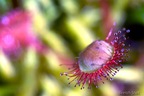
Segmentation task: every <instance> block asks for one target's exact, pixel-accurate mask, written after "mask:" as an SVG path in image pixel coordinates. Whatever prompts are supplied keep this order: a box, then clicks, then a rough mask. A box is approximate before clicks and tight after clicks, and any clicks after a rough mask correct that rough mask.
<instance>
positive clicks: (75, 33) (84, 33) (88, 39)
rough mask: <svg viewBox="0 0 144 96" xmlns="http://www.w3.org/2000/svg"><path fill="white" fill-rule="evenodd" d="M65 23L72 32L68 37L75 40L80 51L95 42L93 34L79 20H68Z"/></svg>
mask: <svg viewBox="0 0 144 96" xmlns="http://www.w3.org/2000/svg"><path fill="white" fill-rule="evenodd" d="M65 23H66V26H67V28H68V30H69V31H70V32H69V33H68V35H70V36H71V38H73V39H74V40H75V43H76V44H77V45H78V46H79V47H78V48H79V49H83V48H85V47H86V46H87V45H88V44H90V43H92V42H93V41H94V40H95V37H94V35H93V34H92V32H91V31H90V30H89V29H88V28H87V27H86V26H84V25H83V24H82V22H80V20H79V19H78V18H68V19H67V20H66V21H65Z"/></svg>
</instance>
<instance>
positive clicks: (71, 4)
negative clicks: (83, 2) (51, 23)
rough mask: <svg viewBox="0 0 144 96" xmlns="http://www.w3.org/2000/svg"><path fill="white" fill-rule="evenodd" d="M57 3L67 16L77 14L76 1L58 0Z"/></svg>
mask: <svg viewBox="0 0 144 96" xmlns="http://www.w3.org/2000/svg"><path fill="white" fill-rule="evenodd" d="M59 1H60V4H61V7H62V8H63V10H64V11H65V12H66V13H67V14H68V15H69V14H75V13H77V12H78V10H79V8H78V5H77V1H76V0H59Z"/></svg>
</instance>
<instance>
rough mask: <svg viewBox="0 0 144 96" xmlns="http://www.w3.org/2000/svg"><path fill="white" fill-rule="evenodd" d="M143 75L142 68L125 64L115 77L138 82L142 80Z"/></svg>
mask: <svg viewBox="0 0 144 96" xmlns="http://www.w3.org/2000/svg"><path fill="white" fill-rule="evenodd" d="M142 76H143V72H142V71H141V70H140V69H138V68H134V67H130V66H129V67H127V66H124V68H123V69H121V70H120V71H119V72H118V73H117V75H116V76H115V77H114V78H115V79H119V80H122V81H125V82H133V83H136V82H142V80H143V77H142Z"/></svg>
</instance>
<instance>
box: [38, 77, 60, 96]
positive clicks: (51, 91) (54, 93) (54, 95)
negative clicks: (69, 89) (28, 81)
mask: <svg viewBox="0 0 144 96" xmlns="http://www.w3.org/2000/svg"><path fill="white" fill-rule="evenodd" d="M40 83H41V85H42V89H43V90H44V94H45V95H46V96H62V95H61V94H62V87H61V86H60V84H59V83H58V81H57V80H56V79H55V78H54V77H52V76H46V75H44V76H42V77H41V78H40Z"/></svg>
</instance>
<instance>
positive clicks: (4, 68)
mask: <svg viewBox="0 0 144 96" xmlns="http://www.w3.org/2000/svg"><path fill="white" fill-rule="evenodd" d="M0 74H2V75H3V76H4V77H5V78H12V77H14V76H15V75H16V72H15V69H14V67H13V66H12V63H11V62H10V61H9V59H8V58H7V57H6V56H5V55H4V53H3V52H2V51H0Z"/></svg>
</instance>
